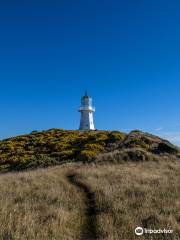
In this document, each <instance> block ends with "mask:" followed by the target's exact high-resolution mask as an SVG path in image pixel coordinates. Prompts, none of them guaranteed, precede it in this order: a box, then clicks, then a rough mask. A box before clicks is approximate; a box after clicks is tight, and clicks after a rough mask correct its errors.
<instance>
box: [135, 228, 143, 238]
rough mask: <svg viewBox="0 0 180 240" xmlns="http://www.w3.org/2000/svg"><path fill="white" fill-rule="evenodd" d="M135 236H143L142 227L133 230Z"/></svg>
mask: <svg viewBox="0 0 180 240" xmlns="http://www.w3.org/2000/svg"><path fill="white" fill-rule="evenodd" d="M135 234H136V235H138V236H141V235H143V228H142V227H137V228H136V229H135Z"/></svg>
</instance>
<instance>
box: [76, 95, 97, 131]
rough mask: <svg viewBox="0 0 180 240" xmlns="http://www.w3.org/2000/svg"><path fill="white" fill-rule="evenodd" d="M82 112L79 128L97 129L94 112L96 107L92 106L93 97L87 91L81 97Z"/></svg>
mask: <svg viewBox="0 0 180 240" xmlns="http://www.w3.org/2000/svg"><path fill="white" fill-rule="evenodd" d="M79 112H80V113H81V118H80V126H79V130H95V127H94V119H93V114H94V112H95V108H94V107H93V106H92V98H91V97H89V96H88V95H87V93H86V94H85V95H84V96H83V97H82V98H81V106H80V108H79Z"/></svg>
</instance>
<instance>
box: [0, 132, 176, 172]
mask: <svg viewBox="0 0 180 240" xmlns="http://www.w3.org/2000/svg"><path fill="white" fill-rule="evenodd" d="M114 151H116V153H114ZM179 152H180V151H179V149H178V148H177V147H175V146H174V145H172V144H170V143H169V142H168V141H165V140H162V139H160V138H158V137H156V136H153V135H150V134H147V133H143V132H140V131H138V130H135V131H132V132H131V133H129V134H125V133H122V132H118V131H85V132H83V131H78V130H76V131H75V130H63V129H50V130H48V131H42V132H37V131H33V132H32V133H31V134H27V135H23V136H18V137H14V138H9V139H5V140H3V141H0V170H2V171H7V170H21V169H27V168H37V167H48V166H54V165H58V164H62V163H65V162H77V161H81V162H92V161H97V159H98V161H99V160H100V158H99V156H102V154H103V156H106V155H107V153H111V154H112V155H113V161H114V160H115V159H119V160H123V161H124V160H125V161H127V160H130V161H139V160H140V161H141V160H148V159H149V158H150V159H152V158H157V156H161V157H162V155H163V156H166V157H168V156H169V157H170V158H172V157H177V156H178V154H179ZM114 156H116V157H114ZM117 156H118V157H117ZM101 159H104V157H102V158H101ZM119 160H118V162H119Z"/></svg>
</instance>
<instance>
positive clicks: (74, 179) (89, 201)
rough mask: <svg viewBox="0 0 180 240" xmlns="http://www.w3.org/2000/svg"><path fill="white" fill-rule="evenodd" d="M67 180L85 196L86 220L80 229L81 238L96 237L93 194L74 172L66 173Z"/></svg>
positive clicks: (89, 238)
mask: <svg viewBox="0 0 180 240" xmlns="http://www.w3.org/2000/svg"><path fill="white" fill-rule="evenodd" d="M67 179H68V181H69V182H70V183H71V184H73V185H74V186H75V187H76V188H78V189H79V190H80V191H81V192H82V193H83V194H84V198H85V209H84V214H85V216H86V222H85V223H84V226H83V229H82V236H81V239H82V240H93V239H98V234H97V219H96V215H97V207H96V201H95V195H94V193H93V192H92V191H91V189H90V187H89V186H87V185H86V184H85V183H83V182H81V180H80V177H79V175H78V174H76V173H70V174H68V175H67Z"/></svg>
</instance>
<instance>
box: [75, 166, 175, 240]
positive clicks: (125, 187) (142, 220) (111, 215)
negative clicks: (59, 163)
mask: <svg viewBox="0 0 180 240" xmlns="http://www.w3.org/2000/svg"><path fill="white" fill-rule="evenodd" d="M78 172H79V174H81V175H82V176H83V181H84V182H87V183H88V184H90V185H91V187H92V189H94V191H95V193H96V201H97V205H98V208H99V214H98V217H97V222H98V225H99V232H100V236H101V238H100V239H109V240H110V239H121V240H126V239H127V240H133V239H143V240H145V239H176V240H179V239H180V211H179V210H180V163H179V162H177V161H174V162H172V163H168V162H166V161H162V162H161V163H159V162H141V163H125V164H119V165H108V166H98V167H97V166H95V167H89V168H86V169H83V168H82V169H80V170H79V171H78ZM137 226H141V227H145V228H150V229H159V228H161V229H164V228H166V229H173V230H174V234H169V235H166V236H163V235H159V234H158V235H153V236H152V235H151V236H150V235H147V234H146V235H144V236H141V237H137V236H136V235H135V234H134V229H135V228H136V227H137Z"/></svg>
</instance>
